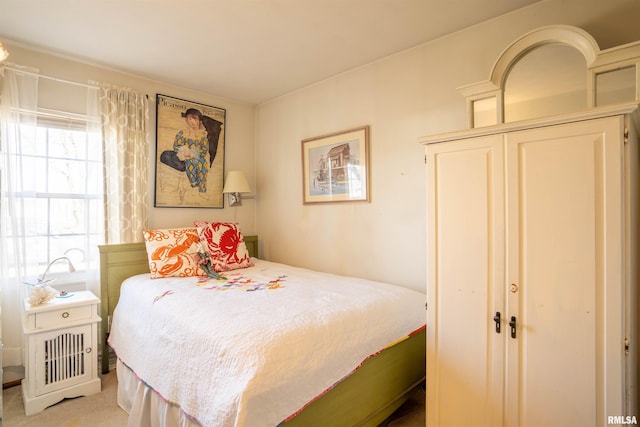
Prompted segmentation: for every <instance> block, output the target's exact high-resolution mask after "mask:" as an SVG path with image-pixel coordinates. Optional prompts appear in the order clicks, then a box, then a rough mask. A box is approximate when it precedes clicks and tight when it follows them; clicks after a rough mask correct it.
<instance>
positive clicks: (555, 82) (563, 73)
mask: <svg viewBox="0 0 640 427" xmlns="http://www.w3.org/2000/svg"><path fill="white" fill-rule="evenodd" d="M639 66H640V41H639V42H634V43H630V44H626V45H622V46H617V47H614V48H611V49H606V50H600V48H599V46H598V43H597V42H596V40H595V39H594V38H593V37H592V36H591V35H590V34H589V33H587V32H586V31H584V30H582V29H580V28H578V27H574V26H570V25H551V26H546V27H542V28H538V29H536V30H533V31H530V32H528V33H526V34H524V35H522V36H521V37H519V38H518V39H516V40H515V41H514V42H513V43H511V44H510V45H509V46H508V47H507V48H506V49H504V50H503V52H502V53H501V54H500V56H499V57H498V58H497V60H496V61H495V63H494V65H493V68H492V69H491V70H490V73H489V78H488V80H485V81H481V82H478V83H473V84H470V85H467V86H463V87H460V88H458V90H459V91H460V93H461V94H462V95H463V96H465V97H466V99H467V110H468V116H469V127H470V128H480V127H486V126H494V125H502V124H505V123H514V122H519V121H523V120H532V119H539V118H543V117H552V116H555V115H560V114H569V113H579V112H582V113H584V112H585V111H588V110H591V109H594V108H599V107H604V106H613V105H617V104H624V103H630V102H638V101H640V91H639V89H638V88H639V86H640V85H639V84H638V79H639V78H640V77H639V75H640V72H639V71H638V67H639Z"/></svg>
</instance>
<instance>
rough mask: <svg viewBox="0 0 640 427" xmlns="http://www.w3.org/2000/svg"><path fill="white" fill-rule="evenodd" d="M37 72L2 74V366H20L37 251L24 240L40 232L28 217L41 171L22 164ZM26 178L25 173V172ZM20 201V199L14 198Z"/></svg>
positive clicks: (29, 141)
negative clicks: (24, 317) (25, 304)
mask: <svg viewBox="0 0 640 427" xmlns="http://www.w3.org/2000/svg"><path fill="white" fill-rule="evenodd" d="M37 72H38V70H34V69H28V68H26V67H15V69H9V68H5V69H4V79H3V85H2V97H1V102H0V147H1V148H0V156H1V162H0V291H1V292H2V341H3V346H4V351H3V359H4V360H3V365H21V364H22V356H21V347H22V328H21V327H20V325H21V323H20V318H21V311H22V310H21V308H20V307H21V304H22V299H23V298H24V296H25V295H26V292H25V291H26V288H25V286H23V285H22V283H23V282H24V281H27V280H28V277H27V275H28V272H32V271H34V269H37V263H38V250H37V248H28V247H27V244H26V241H25V239H24V236H27V235H34V234H35V230H37V229H38V228H39V225H41V224H38V223H37V219H36V218H35V217H34V216H33V215H32V214H31V212H33V210H34V209H35V208H36V200H35V193H36V188H35V185H36V183H37V182H38V179H37V176H36V175H37V174H38V173H41V168H38V167H36V165H34V164H29V163H26V162H24V161H23V159H22V157H21V156H22V155H23V154H31V153H32V151H33V150H35V141H36V139H35V134H36V112H37V109H38V80H39V78H38V75H37ZM24 170H26V171H28V173H25V171H24ZM16 195H20V196H21V197H16Z"/></svg>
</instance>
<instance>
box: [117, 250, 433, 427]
mask: <svg viewBox="0 0 640 427" xmlns="http://www.w3.org/2000/svg"><path fill="white" fill-rule="evenodd" d="M253 262H254V263H255V266H254V267H250V268H247V269H242V270H236V271H232V272H228V274H227V275H226V277H227V281H214V280H213V279H210V280H209V281H207V282H205V283H198V278H195V277H194V278H163V279H149V275H139V276H135V277H133V278H130V279H127V280H126V281H125V283H124V284H123V286H122V289H121V294H120V300H119V303H118V305H117V307H116V310H115V313H114V317H113V323H112V328H111V334H110V337H109V344H110V345H111V347H112V348H113V349H114V350H115V352H116V354H117V356H118V357H119V358H120V360H122V361H123V362H124V363H125V364H126V365H127V366H129V367H130V368H131V369H132V370H133V371H134V372H135V373H136V375H137V376H138V377H139V378H141V379H142V380H143V381H144V382H145V383H146V384H148V385H149V386H150V387H152V388H153V389H154V390H155V391H156V392H158V393H159V394H161V395H162V396H163V397H164V398H165V399H167V400H168V401H171V402H175V403H177V404H179V405H180V406H181V407H182V409H183V410H184V411H185V412H186V413H187V414H188V415H189V416H191V417H193V418H195V419H196V420H198V421H199V422H200V423H201V424H202V425H203V426H251V427H254V426H268V427H273V426H276V425H278V424H279V423H280V422H282V421H283V420H284V419H286V418H287V417H289V416H290V415H291V414H293V413H295V412H296V411H298V410H299V409H301V408H302V407H304V406H305V404H307V403H308V402H309V401H311V400H313V399H314V398H316V397H318V396H319V395H320V394H322V393H323V392H324V391H326V390H327V389H328V388H330V387H331V386H332V385H334V384H335V383H337V382H339V381H340V380H341V379H344V378H345V377H346V376H348V375H349V374H350V373H351V372H352V371H353V370H354V369H356V368H357V367H358V366H359V365H360V364H361V363H362V362H363V361H364V360H365V359H366V358H368V357H369V356H371V355H373V354H375V353H377V352H378V351H380V350H382V349H383V348H385V347H386V346H388V345H390V344H392V343H394V342H395V341H397V340H399V339H401V338H403V337H405V336H407V335H408V334H410V333H412V332H414V331H416V330H417V329H420V328H421V327H423V326H424V324H425V310H424V302H425V295H424V294H422V293H420V292H416V291H413V290H410V289H406V288H402V287H398V286H393V285H387V284H383V283H378V282H372V281H367V280H361V279H355V278H347V277H342V276H336V275H330V274H325V273H317V272H313V271H310V270H305V269H300V268H295V267H291V266H287V265H283V264H277V263H271V262H267V261H263V260H258V259H253Z"/></svg>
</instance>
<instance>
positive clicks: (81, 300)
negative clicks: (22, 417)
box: [22, 291, 101, 415]
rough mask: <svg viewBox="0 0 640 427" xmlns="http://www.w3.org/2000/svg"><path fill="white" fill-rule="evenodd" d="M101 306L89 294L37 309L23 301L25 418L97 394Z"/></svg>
mask: <svg viewBox="0 0 640 427" xmlns="http://www.w3.org/2000/svg"><path fill="white" fill-rule="evenodd" d="M99 303H100V300H99V299H98V298H97V297H96V296H95V295H93V294H92V293H91V292H89V291H80V292H73V293H71V294H70V296H68V297H64V298H62V297H55V298H53V300H51V301H49V302H47V303H45V304H42V305H39V306H35V307H32V306H31V304H29V300H28V299H27V300H25V302H24V317H23V324H22V328H23V332H24V340H23V351H24V356H23V358H24V367H25V378H24V380H22V397H23V400H24V412H25V413H26V415H31V414H34V413H36V412H40V411H42V410H43V409H44V408H46V407H48V406H51V405H53V404H54V403H57V402H59V401H61V400H62V399H65V398H69V397H77V396H87V395H90V394H94V393H99V392H100V389H101V384H100V378H99V377H98V369H97V364H98V323H99V322H100V320H101V319H100V316H98V304H99Z"/></svg>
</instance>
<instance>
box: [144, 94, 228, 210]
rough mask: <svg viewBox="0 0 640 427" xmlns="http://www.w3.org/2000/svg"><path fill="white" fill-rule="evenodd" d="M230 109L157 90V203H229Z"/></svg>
mask: <svg viewBox="0 0 640 427" xmlns="http://www.w3.org/2000/svg"><path fill="white" fill-rule="evenodd" d="M225 116H226V110H224V109H223V108H218V107H212V106H209V105H204V104H199V103H196V102H191V101H186V100H184V99H178V98H172V97H169V96H166V95H161V94H157V95H156V189H155V206H156V207H200V208H223V207H224V198H223V195H222V187H223V180H224V149H225V142H224V141H225V138H224V123H225Z"/></svg>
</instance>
